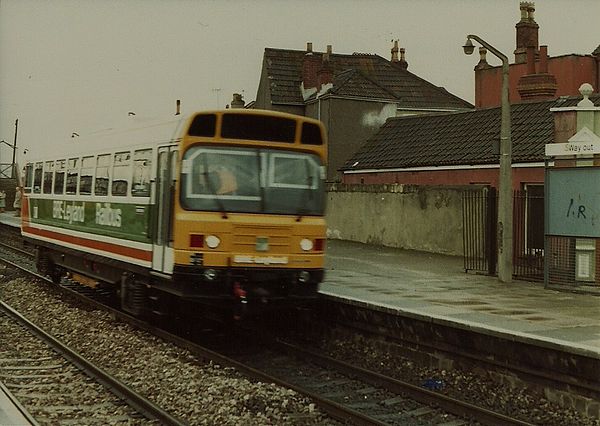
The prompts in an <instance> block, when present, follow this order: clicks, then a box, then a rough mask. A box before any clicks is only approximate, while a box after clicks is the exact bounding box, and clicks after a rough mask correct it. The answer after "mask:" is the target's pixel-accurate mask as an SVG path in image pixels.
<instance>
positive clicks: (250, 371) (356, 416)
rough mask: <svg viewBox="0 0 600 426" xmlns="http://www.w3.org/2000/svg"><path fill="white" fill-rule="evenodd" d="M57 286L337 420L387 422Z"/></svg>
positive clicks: (361, 424)
mask: <svg viewBox="0 0 600 426" xmlns="http://www.w3.org/2000/svg"><path fill="white" fill-rule="evenodd" d="M2 261H3V262H5V263H8V264H10V265H12V266H14V267H16V268H18V269H20V270H22V271H25V272H27V273H28V274H31V275H33V276H35V277H36V278H39V279H41V280H43V281H45V282H48V283H49V284H52V285H53V286H55V284H53V283H52V281H51V280H50V279H48V278H47V277H44V276H41V275H39V274H37V273H35V272H32V271H30V270H28V269H27V268H24V267H22V266H20V265H17V264H15V263H14V262H10V261H6V260H2ZM56 287H58V288H59V289H60V290H61V291H63V292H65V293H67V294H69V295H72V296H74V297H76V298H77V299H78V300H79V301H81V302H83V303H85V304H87V305H88V306H92V307H94V308H98V309H102V310H104V311H107V312H109V313H110V314H111V315H112V316H113V317H114V318H117V319H119V320H121V321H124V322H126V323H128V324H129V325H132V326H134V327H136V328H138V329H140V330H143V331H147V332H149V333H152V334H153V335H155V336H157V337H159V338H161V339H163V340H164V341H167V342H169V343H173V344H176V345H177V346H179V347H181V348H184V349H187V350H189V351H190V352H191V353H193V354H194V355H196V356H199V357H201V358H203V359H205V360H210V361H213V362H215V363H218V364H221V365H226V366H229V367H233V368H235V369H236V370H237V371H239V372H240V373H241V374H243V375H246V376H248V377H252V378H254V379H257V380H260V381H262V382H266V383H274V384H277V385H279V386H282V387H284V388H287V389H291V390H293V391H295V392H297V393H299V394H301V395H304V396H306V397H308V398H310V399H312V400H313V401H314V402H315V404H316V405H317V406H318V407H319V408H320V409H321V410H323V411H324V412H325V413H327V414H328V415H329V416H331V417H332V418H334V419H336V420H339V421H342V422H350V423H351V424H355V425H358V426H384V425H386V424H387V423H385V422H381V421H379V420H377V419H374V418H372V417H369V416H366V415H364V414H362V413H360V412H358V411H355V410H352V409H350V408H347V407H344V406H343V405H341V404H338V403H336V402H334V401H331V400H329V399H326V398H323V397H321V396H319V395H317V394H315V393H313V392H310V391H307V390H306V389H303V388H301V387H299V386H296V385H294V384H291V383H288V382H285V381H284V380H281V379H279V378H277V377H274V376H271V375H268V374H266V373H263V372H261V371H260V370H257V369H254V368H252V367H249V366H247V365H245V364H243V363H241V362H239V361H236V360H234V359H232V358H229V357H226V356H224V355H221V354H219V353H217V352H214V351H211V350H210V349H207V348H204V347H202V346H200V345H197V344H195V343H193V342H190V341H189V340H186V339H184V338H182V337H179V336H176V335H174V334H172V333H169V332H167V331H165V330H163V329H161V328H158V327H155V326H153V325H151V324H149V323H147V322H145V321H141V320H139V319H137V318H135V317H132V316H130V315H128V314H126V313H124V312H122V311H120V310H118V309H114V308H112V307H110V306H106V305H104V304H102V303H100V302H98V301H96V300H93V299H90V298H88V297H86V296H84V295H82V294H80V293H78V292H76V291H74V290H72V289H69V288H66V287H64V286H55V288H56ZM0 304H2V305H3V303H2V302H1V301H0ZM0 307H2V306H1V305H0ZM42 333H43V331H42ZM119 384H120V385H121V386H123V388H124V390H125V391H127V390H128V389H129V388H127V387H126V385H124V384H122V383H120V382H119ZM119 396H120V395H119ZM135 408H136V409H138V408H137V407H135ZM140 410H141V409H140ZM165 414H166V413H165ZM173 420H174V421H177V420H176V419H173ZM161 421H162V420H161ZM163 424H165V425H170V424H173V425H179V424H184V423H169V422H167V421H165V422H163Z"/></svg>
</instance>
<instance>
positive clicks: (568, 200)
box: [546, 168, 600, 237]
mask: <svg viewBox="0 0 600 426" xmlns="http://www.w3.org/2000/svg"><path fill="white" fill-rule="evenodd" d="M546 185H547V186H548V197H547V199H548V210H547V212H548V234H550V235H563V236H574V237H600V168H576V169H562V170H561V169H553V170H548V174H547V178H546Z"/></svg>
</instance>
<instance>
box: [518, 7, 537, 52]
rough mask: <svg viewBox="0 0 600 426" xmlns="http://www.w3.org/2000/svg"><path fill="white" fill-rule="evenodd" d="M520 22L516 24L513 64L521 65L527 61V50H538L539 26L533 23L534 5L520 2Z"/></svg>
mask: <svg viewBox="0 0 600 426" xmlns="http://www.w3.org/2000/svg"><path fill="white" fill-rule="evenodd" d="M520 9H521V20H520V21H519V22H517V24H516V25H515V28H516V29H517V48H516V49H515V52H514V53H515V63H516V64H523V63H525V61H526V59H527V48H528V47H535V50H536V52H537V50H538V30H539V28H540V26H539V25H538V24H537V23H536V22H535V19H534V17H533V14H534V12H535V3H533V2H521V4H520Z"/></svg>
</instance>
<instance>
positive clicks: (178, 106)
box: [175, 99, 181, 115]
mask: <svg viewBox="0 0 600 426" xmlns="http://www.w3.org/2000/svg"><path fill="white" fill-rule="evenodd" d="M180 114H181V99H177V101H176V102H175V115H180Z"/></svg>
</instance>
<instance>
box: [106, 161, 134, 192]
mask: <svg viewBox="0 0 600 426" xmlns="http://www.w3.org/2000/svg"><path fill="white" fill-rule="evenodd" d="M130 174H131V153H130V152H129V151H127V152H117V153H116V154H115V158H114V162H113V172H112V187H111V194H112V195H120V196H123V195H127V189H128V187H129V176H130Z"/></svg>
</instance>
